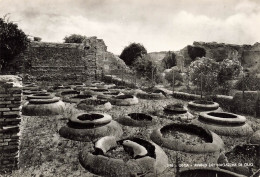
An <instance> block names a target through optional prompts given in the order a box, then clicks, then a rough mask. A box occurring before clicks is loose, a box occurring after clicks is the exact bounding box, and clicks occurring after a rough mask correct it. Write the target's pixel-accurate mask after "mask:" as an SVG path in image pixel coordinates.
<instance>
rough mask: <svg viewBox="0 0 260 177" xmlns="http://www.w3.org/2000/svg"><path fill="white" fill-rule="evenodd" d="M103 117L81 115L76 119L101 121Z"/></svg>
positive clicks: (99, 115) (98, 115)
mask: <svg viewBox="0 0 260 177" xmlns="http://www.w3.org/2000/svg"><path fill="white" fill-rule="evenodd" d="M103 117H104V116H103V115H101V114H83V115H80V116H78V119H79V120H82V121H84V120H96V119H101V118H103Z"/></svg>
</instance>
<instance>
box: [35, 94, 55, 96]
mask: <svg viewBox="0 0 260 177" xmlns="http://www.w3.org/2000/svg"><path fill="white" fill-rule="evenodd" d="M33 96H51V94H49V93H36V94H34V95H33Z"/></svg>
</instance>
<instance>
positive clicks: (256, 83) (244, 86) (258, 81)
mask: <svg viewBox="0 0 260 177" xmlns="http://www.w3.org/2000/svg"><path fill="white" fill-rule="evenodd" d="M235 89H238V90H245V91H257V90H260V78H257V77H256V76H248V77H244V78H243V77H241V78H240V79H239V80H238V81H237V83H236V84H235Z"/></svg>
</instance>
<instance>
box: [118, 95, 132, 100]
mask: <svg viewBox="0 0 260 177" xmlns="http://www.w3.org/2000/svg"><path fill="white" fill-rule="evenodd" d="M115 98H116V99H128V98H134V96H133V95H119V96H117V97H115Z"/></svg>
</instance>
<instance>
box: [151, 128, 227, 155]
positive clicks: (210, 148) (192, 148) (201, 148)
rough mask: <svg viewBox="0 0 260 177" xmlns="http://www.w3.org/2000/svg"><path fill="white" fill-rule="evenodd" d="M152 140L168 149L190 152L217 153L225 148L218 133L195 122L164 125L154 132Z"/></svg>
mask: <svg viewBox="0 0 260 177" xmlns="http://www.w3.org/2000/svg"><path fill="white" fill-rule="evenodd" d="M191 135H192V136H193V137H192V138H191V137H190V136H191ZM196 139H197V140H196ZM151 140H153V141H154V142H155V143H156V144H158V145H161V146H163V147H166V148H168V149H171V150H175V151H183V152H189V153H215V152H220V151H222V150H224V143H223V141H222V139H221V138H220V137H219V136H218V135H217V134H215V133H213V132H211V131H209V130H207V129H204V128H202V127H200V126H196V125H193V124H174V123H173V124H169V125H166V126H163V127H162V128H159V129H156V130H154V131H153V132H152V134H151ZM195 140H196V141H195Z"/></svg>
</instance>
